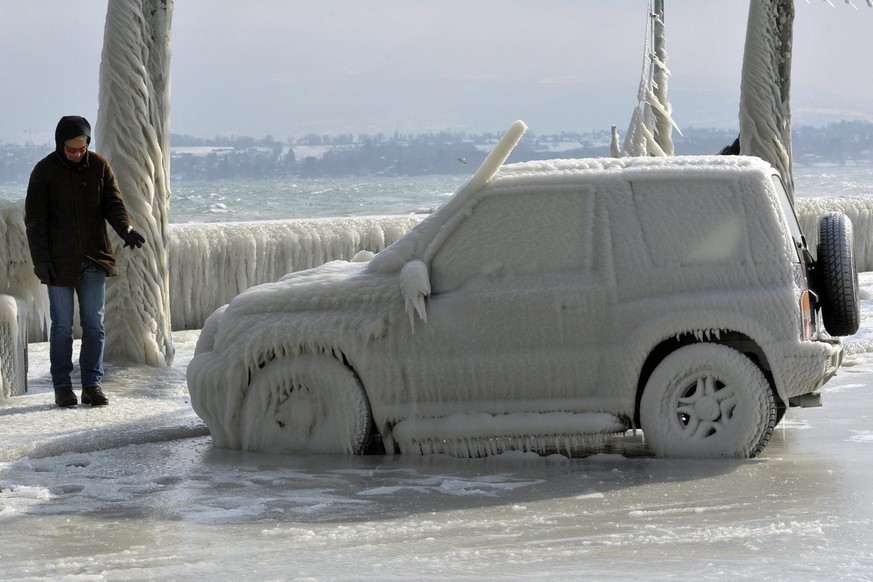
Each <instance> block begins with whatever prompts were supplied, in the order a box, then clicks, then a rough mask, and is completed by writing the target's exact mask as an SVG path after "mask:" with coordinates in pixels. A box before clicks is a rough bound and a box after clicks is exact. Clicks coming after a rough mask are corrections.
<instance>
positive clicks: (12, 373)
mask: <svg viewBox="0 0 873 582" xmlns="http://www.w3.org/2000/svg"><path fill="white" fill-rule="evenodd" d="M26 321H27V308H26V307H25V306H24V303H23V302H22V301H21V300H17V299H15V298H14V297H12V296H11V295H0V401H2V400H3V399H5V398H6V397H8V396H18V395H19V394H24V393H25V392H27V333H26V328H25V324H26Z"/></svg>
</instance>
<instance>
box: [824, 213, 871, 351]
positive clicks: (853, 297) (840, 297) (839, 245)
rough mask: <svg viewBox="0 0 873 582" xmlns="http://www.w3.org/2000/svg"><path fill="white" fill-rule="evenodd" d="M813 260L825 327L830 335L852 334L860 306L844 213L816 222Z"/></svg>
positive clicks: (847, 221) (850, 243) (831, 215)
mask: <svg viewBox="0 0 873 582" xmlns="http://www.w3.org/2000/svg"><path fill="white" fill-rule="evenodd" d="M816 257H817V261H816V271H817V272H818V280H819V284H818V287H819V289H817V291H818V292H819V295H820V298H819V299H820V301H821V316H822V322H823V323H824V327H825V329H826V330H827V332H828V333H829V334H831V335H833V336H846V335H852V334H853V333H855V332H857V331H858V327H859V326H860V324H861V307H860V305H859V302H858V272H857V271H856V269H855V252H854V248H853V239H852V222H851V221H850V220H849V218H848V217H847V216H846V215H845V214H841V213H839V212H830V213H828V214H825V215H823V216H822V217H821V218H820V219H819V222H818V248H817V249H816Z"/></svg>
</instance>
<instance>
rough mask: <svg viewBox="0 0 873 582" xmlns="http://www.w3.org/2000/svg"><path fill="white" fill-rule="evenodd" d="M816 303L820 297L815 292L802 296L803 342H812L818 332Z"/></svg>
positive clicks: (807, 291) (801, 321) (805, 293)
mask: <svg viewBox="0 0 873 582" xmlns="http://www.w3.org/2000/svg"><path fill="white" fill-rule="evenodd" d="M816 303H818V296H817V295H816V294H815V293H814V292H813V291H809V290H806V291H804V292H803V293H801V294H800V328H801V332H802V334H803V335H802V339H803V340H811V339H812V338H813V337H814V336H815V334H816V332H817V331H818V330H817V327H816V321H815V305H816Z"/></svg>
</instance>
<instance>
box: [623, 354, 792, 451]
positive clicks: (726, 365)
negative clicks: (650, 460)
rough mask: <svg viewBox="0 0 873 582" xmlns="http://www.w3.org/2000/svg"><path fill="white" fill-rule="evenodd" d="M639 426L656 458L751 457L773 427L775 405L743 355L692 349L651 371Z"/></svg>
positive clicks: (755, 368)
mask: <svg viewBox="0 0 873 582" xmlns="http://www.w3.org/2000/svg"><path fill="white" fill-rule="evenodd" d="M640 423H641V425H642V429H643V435H644V437H645V438H646V441H647V442H648V443H649V446H650V447H651V448H652V450H653V451H654V452H655V454H656V455H657V456H663V457H740V458H747V457H755V456H756V455H757V454H758V453H760V452H761V450H762V449H763V448H764V446H765V445H766V444H767V441H769V440H770V435H771V434H772V433H773V428H774V427H775V426H776V403H775V400H774V398H773V391H772V390H771V388H770V384H769V382H768V381H767V378H766V377H765V376H764V374H763V373H762V372H761V369H760V368H759V367H758V366H757V365H755V363H754V362H752V361H751V360H750V359H749V358H747V357H746V356H745V355H743V354H742V353H740V352H738V351H737V350H734V349H732V348H729V347H727V346H722V345H718V344H705V343H703V344H694V345H690V346H685V347H682V348H680V349H678V350H676V351H675V352H673V353H672V354H670V355H669V356H667V357H666V358H664V360H663V361H662V362H661V363H660V364H659V365H658V367H657V368H655V371H654V372H653V373H652V375H651V377H650V378H649V381H648V382H647V383H646V386H645V389H644V390H643V395H642V400H641V402H640Z"/></svg>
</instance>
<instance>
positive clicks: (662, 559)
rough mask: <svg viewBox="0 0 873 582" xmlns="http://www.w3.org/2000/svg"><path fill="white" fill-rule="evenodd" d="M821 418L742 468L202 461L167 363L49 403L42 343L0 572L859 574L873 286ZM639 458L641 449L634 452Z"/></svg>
mask: <svg viewBox="0 0 873 582" xmlns="http://www.w3.org/2000/svg"><path fill="white" fill-rule="evenodd" d="M862 287H863V289H864V292H863V296H864V297H865V300H864V301H863V302H862V315H863V322H862V329H861V331H860V332H859V333H858V334H857V335H856V336H854V337H853V338H849V340H848V342H847V344H848V351H849V352H850V355H849V356H848V357H847V363H846V367H845V368H843V369H842V370H841V371H840V373H839V375H838V376H837V377H836V378H835V379H834V380H832V381H831V383H830V384H829V386H828V388H829V389H828V390H827V392H826V394H825V398H824V406H823V407H822V408H817V409H816V408H813V409H804V410H798V409H792V410H791V411H789V413H788V415H787V416H786V418H785V421H784V422H783V423H782V424H781V425H780V426H779V428H778V429H777V431H776V434H775V435H774V437H773V439H772V440H771V441H770V444H769V445H768V447H767V448H766V449H765V450H764V454H763V455H762V456H761V457H759V458H758V459H754V460H751V461H715V460H705V461H701V460H694V461H680V460H659V459H652V458H649V457H647V456H645V455H644V454H643V455H640V454H639V453H640V449H641V448H642V445H641V443H640V442H639V439H635V438H630V439H628V440H629V443H628V446H627V449H626V450H627V451H630V452H631V453H633V454H629V455H628V456H627V457H626V456H622V455H619V454H616V453H614V452H613V453H610V454H599V455H594V456H592V457H588V458H586V459H579V460H567V459H565V458H563V457H549V458H540V457H536V456H530V455H523V454H507V455H502V456H498V457H492V458H488V459H482V460H459V459H453V458H449V457H442V456H431V457H399V456H397V457H393V456H392V457H345V456H336V457H334V456H310V457H302V456H275V455H265V454H252V453H242V452H238V451H225V450H217V449H215V448H213V447H212V444H211V441H210V439H209V437H208V436H206V430H205V426H204V424H203V423H202V422H201V421H200V419H199V418H197V417H196V416H195V415H194V413H193V412H192V411H191V409H190V406H189V404H188V394H187V389H186V387H185V366H186V365H187V363H188V361H189V360H190V358H191V356H192V354H193V349H194V342H195V341H196V337H197V332H182V333H178V334H176V336H175V339H176V348H177V355H176V363H175V365H174V366H173V368H171V369H168V370H155V369H152V368H145V367H133V368H129V367H119V366H117V365H116V366H112V365H110V366H109V367H108V369H107V378H106V382H105V388H106V392H107V394H108V395H109V397H110V398H111V400H112V402H111V404H110V406H109V407H107V408H102V409H99V408H98V409H92V408H87V407H79V408H76V409H69V410H59V409H57V408H55V407H54V406H53V404H52V395H51V394H50V382H49V380H48V367H47V359H48V358H47V346H46V344H32V345H31V346H30V363H31V369H30V374H29V377H30V390H31V393H29V394H28V395H26V396H21V397H16V398H12V399H9V400H7V401H5V402H0V438H2V443H3V444H2V448H0V461H2V462H0V539H2V541H0V579H2V580H74V581H94V580H182V579H184V580H335V579H344V580H345V579H353V580H385V579H418V580H428V579H430V580H436V579H439V580H469V579H474V578H475V579H493V580H504V579H529V580H547V579H556V578H559V577H565V578H571V579H587V580H607V579H646V580H671V579H688V578H694V579H701V580H707V579H732V580H747V579H756V580H757V579H762V578H766V579H770V580H824V579H828V580H869V579H873V533H871V532H873V487H871V486H870V484H871V482H873V426H871V417H873V400H871V397H870V396H871V395H870V392H871V390H873V353H871V352H870V346H871V344H873V341H871V340H873V301H871V300H870V299H867V298H869V297H871V290H873V273H864V274H862ZM643 452H644V451H643Z"/></svg>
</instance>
